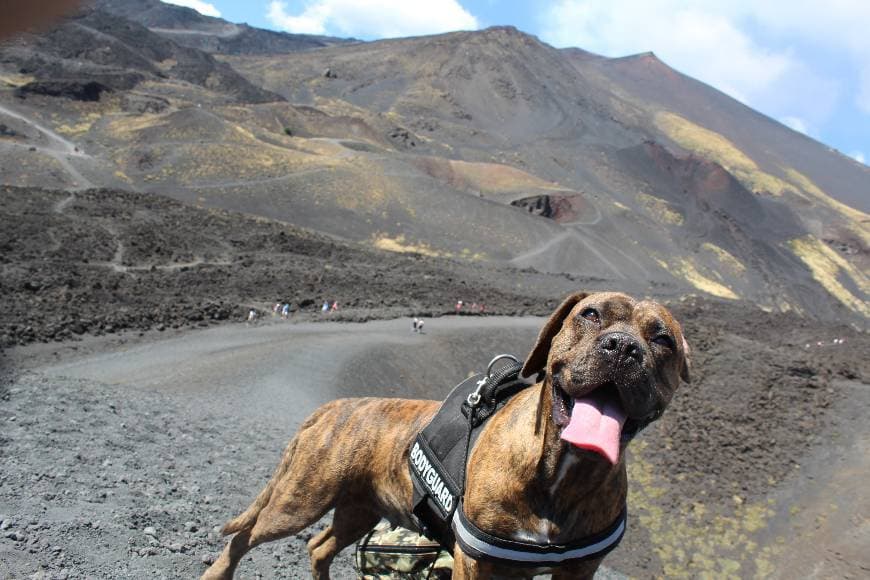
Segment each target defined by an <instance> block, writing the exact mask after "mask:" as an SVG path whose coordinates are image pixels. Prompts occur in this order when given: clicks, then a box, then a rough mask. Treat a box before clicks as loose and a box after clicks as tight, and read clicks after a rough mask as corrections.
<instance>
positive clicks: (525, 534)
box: [513, 453, 580, 544]
mask: <svg viewBox="0 0 870 580" xmlns="http://www.w3.org/2000/svg"><path fill="white" fill-rule="evenodd" d="M579 463H580V461H579V459H578V458H577V456H576V455H575V454H573V453H567V454H565V455H563V457H562V458H561V460H560V461H559V464H558V466H557V468H556V473H555V475H554V477H553V478H552V480H551V482H550V483H549V485H547V496H548V500H549V503H550V504H551V505H556V504H557V503H559V501H558V500H559V499H560V496H561V494H564V493H566V491H567V490H566V489H565V485H566V484H567V483H568V481H569V477H570V476H571V475H573V474H572V471H573V470H574V469H575V468H576V466H577V465H578V464H579ZM563 525H564V522H562V523H561V524H559V523H556V522H554V521H553V520H551V519H550V518H547V517H536V518H533V520H532V521H530V522H529V523H528V524H527V525H526V526H523V527H522V528H520V529H518V530H517V531H516V532H514V538H513V539H515V540H518V541H522V542H532V543H536V544H549V543H552V542H554V541H555V540H556V539H557V536H558V535H559V533H560V531H561V530H562V529H563V527H562V526H563Z"/></svg>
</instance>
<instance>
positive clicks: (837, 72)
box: [540, 0, 870, 131]
mask: <svg viewBox="0 0 870 580" xmlns="http://www.w3.org/2000/svg"><path fill="white" fill-rule="evenodd" d="M868 23H870V2H868V1H867V0H826V1H825V2H794V0H765V1H764V2H759V1H758V0H730V1H729V2H722V1H721V0H693V1H692V2H685V1H684V0H609V1H607V2H602V1H600V0H555V2H554V3H553V6H552V7H551V8H550V9H549V10H546V11H544V12H543V13H542V16H541V21H540V24H541V35H540V36H541V37H542V39H543V40H545V41H547V42H550V43H552V44H554V45H556V46H560V47H562V46H579V47H581V48H584V49H586V50H591V51H593V52H598V53H601V54H604V55H606V56H625V55H628V54H633V53H637V52H643V51H648V50H653V51H655V52H656V54H657V55H658V56H659V57H660V58H661V59H662V60H664V61H665V62H666V63H668V64H669V65H671V66H673V67H674V68H676V69H677V70H680V71H682V72H684V73H686V74H688V75H690V76H692V77H694V78H696V79H699V80H701V81H704V82H706V83H708V84H710V85H712V86H714V87H716V88H718V89H719V90H721V91H723V92H725V93H728V94H729V95H731V96H732V97H735V98H737V99H738V100H741V101H743V102H745V103H746V104H748V105H750V106H752V107H754V108H756V109H758V110H761V111H764V112H766V113H767V114H769V115H771V116H773V117H776V118H780V119H786V118H789V117H791V118H793V119H800V120H801V121H802V122H803V126H804V128H806V127H811V128H813V130H816V129H818V130H819V131H824V128H825V126H826V124H827V122H828V121H829V120H830V118H831V117H832V116H833V114H834V113H835V112H836V111H837V110H838V108H842V107H844V106H847V105H846V104H845V103H844V102H843V101H844V99H845V98H848V99H850V100H851V101H852V102H850V103H849V104H848V105H855V106H857V107H858V108H859V109H860V110H861V111H863V112H865V113H867V114H870V34H868V32H867V30H868ZM792 126H794V125H793V124H792ZM795 128H796V129H798V130H803V129H800V128H799V127H795Z"/></svg>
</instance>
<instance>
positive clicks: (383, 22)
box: [267, 0, 478, 39]
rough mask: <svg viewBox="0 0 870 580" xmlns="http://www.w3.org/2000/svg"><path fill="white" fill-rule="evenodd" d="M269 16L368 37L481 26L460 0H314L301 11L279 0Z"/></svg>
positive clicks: (307, 28) (312, 29)
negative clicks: (290, 10)
mask: <svg viewBox="0 0 870 580" xmlns="http://www.w3.org/2000/svg"><path fill="white" fill-rule="evenodd" d="M267 17H268V19H269V21H270V22H272V24H274V25H275V26H277V27H279V28H281V29H283V30H286V31H288V32H295V33H302V34H333V35H337V36H354V37H359V38H365V39H369V38H396V37H401V36H417V35H422V34H437V33H440V32H449V31H452V30H473V29H476V28H478V22H477V19H476V18H475V17H474V16H473V15H471V14H470V13H469V12H468V11H466V10H465V9H464V8H463V7H462V6H461V5H460V4H459V3H458V2H457V1H456V0H429V1H427V2H408V1H407V0H313V1H309V2H307V3H306V4H305V7H304V9H303V10H302V12H301V13H300V14H289V13H288V12H287V4H286V3H285V2H280V1H277V0H275V1H273V2H271V3H270V4H269V11H268V13H267Z"/></svg>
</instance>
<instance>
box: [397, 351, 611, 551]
mask: <svg viewBox="0 0 870 580" xmlns="http://www.w3.org/2000/svg"><path fill="white" fill-rule="evenodd" d="M499 360H508V361H511V362H510V363H509V364H506V365H503V366H502V367H501V368H499V369H498V370H496V371H493V366H494V365H495V363H496V362H497V361H499ZM521 368H522V364H521V363H520V362H519V361H517V359H516V358H515V357H513V356H511V355H499V356H497V357H495V358H494V359H492V361H491V362H490V363H489V367H488V369H487V372H486V374H485V375H475V376H472V377H470V378H468V379H466V380H465V381H463V382H461V383H460V384H458V385H457V386H456V387H454V388H453V390H452V391H451V392H450V394H449V395H447V398H446V399H445V400H444V402H443V403H442V404H441V407H440V409H439V410H438V413H437V414H436V415H435V416H434V417H433V418H432V421H430V423H429V424H428V425H427V426H426V427H425V428H424V429H423V430H422V431H421V432H420V433H419V434H418V435H417V437H416V439H415V440H414V443H413V444H412V445H411V452H410V456H409V463H410V471H411V481H412V482H413V484H414V496H413V509H412V514H413V516H414V519H415V520H416V521H415V523H416V524H417V526H418V528H419V529H420V531H421V532H422V533H423V534H424V535H426V536H428V537H429V538H431V539H433V540H435V541H437V542H439V543H440V544H441V545H442V546H445V547H448V548H451V549H452V548H453V546H454V544H455V542H459V545H460V547H461V548H462V551H463V552H464V553H466V554H468V555H469V556H472V557H474V558H478V559H487V560H498V561H502V562H504V561H507V562H510V563H511V565H515V566H540V567H543V566H558V565H560V564H565V563H567V562H570V561H576V560H587V559H593V558H599V557H602V556H604V555H605V554H606V553H607V552H609V551H610V550H612V549H613V548H615V547H616V546H617V545H618V544H619V541H620V540H621V539H622V535H623V533H624V532H625V523H626V521H625V520H626V513H625V509H624V508H623V510H622V514H621V515H620V516H619V517H618V518H617V520H616V521H615V522H614V523H613V524H612V525H611V526H610V527H609V528H608V529H607V530H604V531H603V532H601V533H599V534H596V535H595V536H590V537H588V538H583V539H582V540H580V541H578V542H572V543H571V544H564V545H557V544H536V543H531V542H520V541H516V540H507V539H504V538H498V537H495V536H492V535H490V534H488V533H486V532H485V531H483V530H481V529H479V528H478V527H477V526H475V525H474V524H473V523H472V522H470V521H469V520H468V519H467V518H466V517H465V513H464V511H463V509H462V498H463V495H464V493H465V470H466V464H467V461H468V456H469V453H470V451H471V449H472V448H473V447H474V444H475V442H476V441H477V438H478V437H479V435H480V433H481V430H482V429H481V428H482V427H483V426H484V425H485V423H486V421H487V420H489V419H490V417H492V416H493V414H495V412H496V411H498V410H499V409H500V408H502V407H503V406H504V405H505V403H507V401H508V400H509V399H510V398H511V397H513V396H514V395H515V394H517V393H518V392H520V391H521V390H523V389H525V388H527V387H528V386H530V385H531V384H532V383H530V382H528V381H526V380H524V379H522V378H521V377H520V369H521Z"/></svg>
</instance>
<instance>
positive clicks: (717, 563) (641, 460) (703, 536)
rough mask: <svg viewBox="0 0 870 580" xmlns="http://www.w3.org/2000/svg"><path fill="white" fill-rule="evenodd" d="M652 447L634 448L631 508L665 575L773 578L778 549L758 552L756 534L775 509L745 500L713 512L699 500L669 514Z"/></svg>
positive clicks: (640, 445)
mask: <svg viewBox="0 0 870 580" xmlns="http://www.w3.org/2000/svg"><path fill="white" fill-rule="evenodd" d="M647 446H648V444H647V443H646V442H645V441H635V442H634V443H633V444H632V447H631V460H630V461H628V477H629V480H630V481H631V485H630V486H629V490H628V505H629V506H631V510H632V513H633V514H635V516H636V517H637V519H638V520H639V521H640V525H641V526H642V527H644V528H645V529H646V530H647V532H648V535H649V538H650V541H651V542H652V544H653V549H654V551H655V553H656V555H657V556H658V557H659V560H660V561H661V564H662V567H663V569H664V576H665V577H666V578H735V579H736V578H747V577H753V578H763V577H767V576H769V575H770V573H771V571H772V567H771V564H770V561H771V559H772V556H774V555H775V554H774V550H773V549H772V548H770V547H763V548H759V546H758V543H757V541H756V540H755V537H754V534H755V533H756V532H758V531H760V530H762V529H763V528H764V527H765V526H766V525H767V522H768V521H769V520H770V518H771V517H772V516H773V515H774V511H773V510H772V509H771V508H770V506H769V505H767V504H764V503H746V502H745V501H743V500H742V499H741V501H740V502H736V501H735V502H734V503H733V504H732V506H731V507H729V508H723V507H722V506H718V507H716V508H711V507H710V506H707V505H705V504H704V503H703V502H700V501H696V502H694V503H693V504H692V505H691V506H687V507H686V508H685V509H684V513H680V514H677V515H669V513H668V512H667V511H665V510H664V509H663V507H662V501H661V498H662V497H663V496H665V495H667V493H668V490H667V488H666V484H664V483H663V482H660V481H659V480H658V478H657V476H656V472H655V470H654V468H653V465H652V464H651V463H650V462H649V461H648V460H647V459H646V458H645V455H646V448H647ZM726 510H727V512H728V513H725V512H726Z"/></svg>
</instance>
